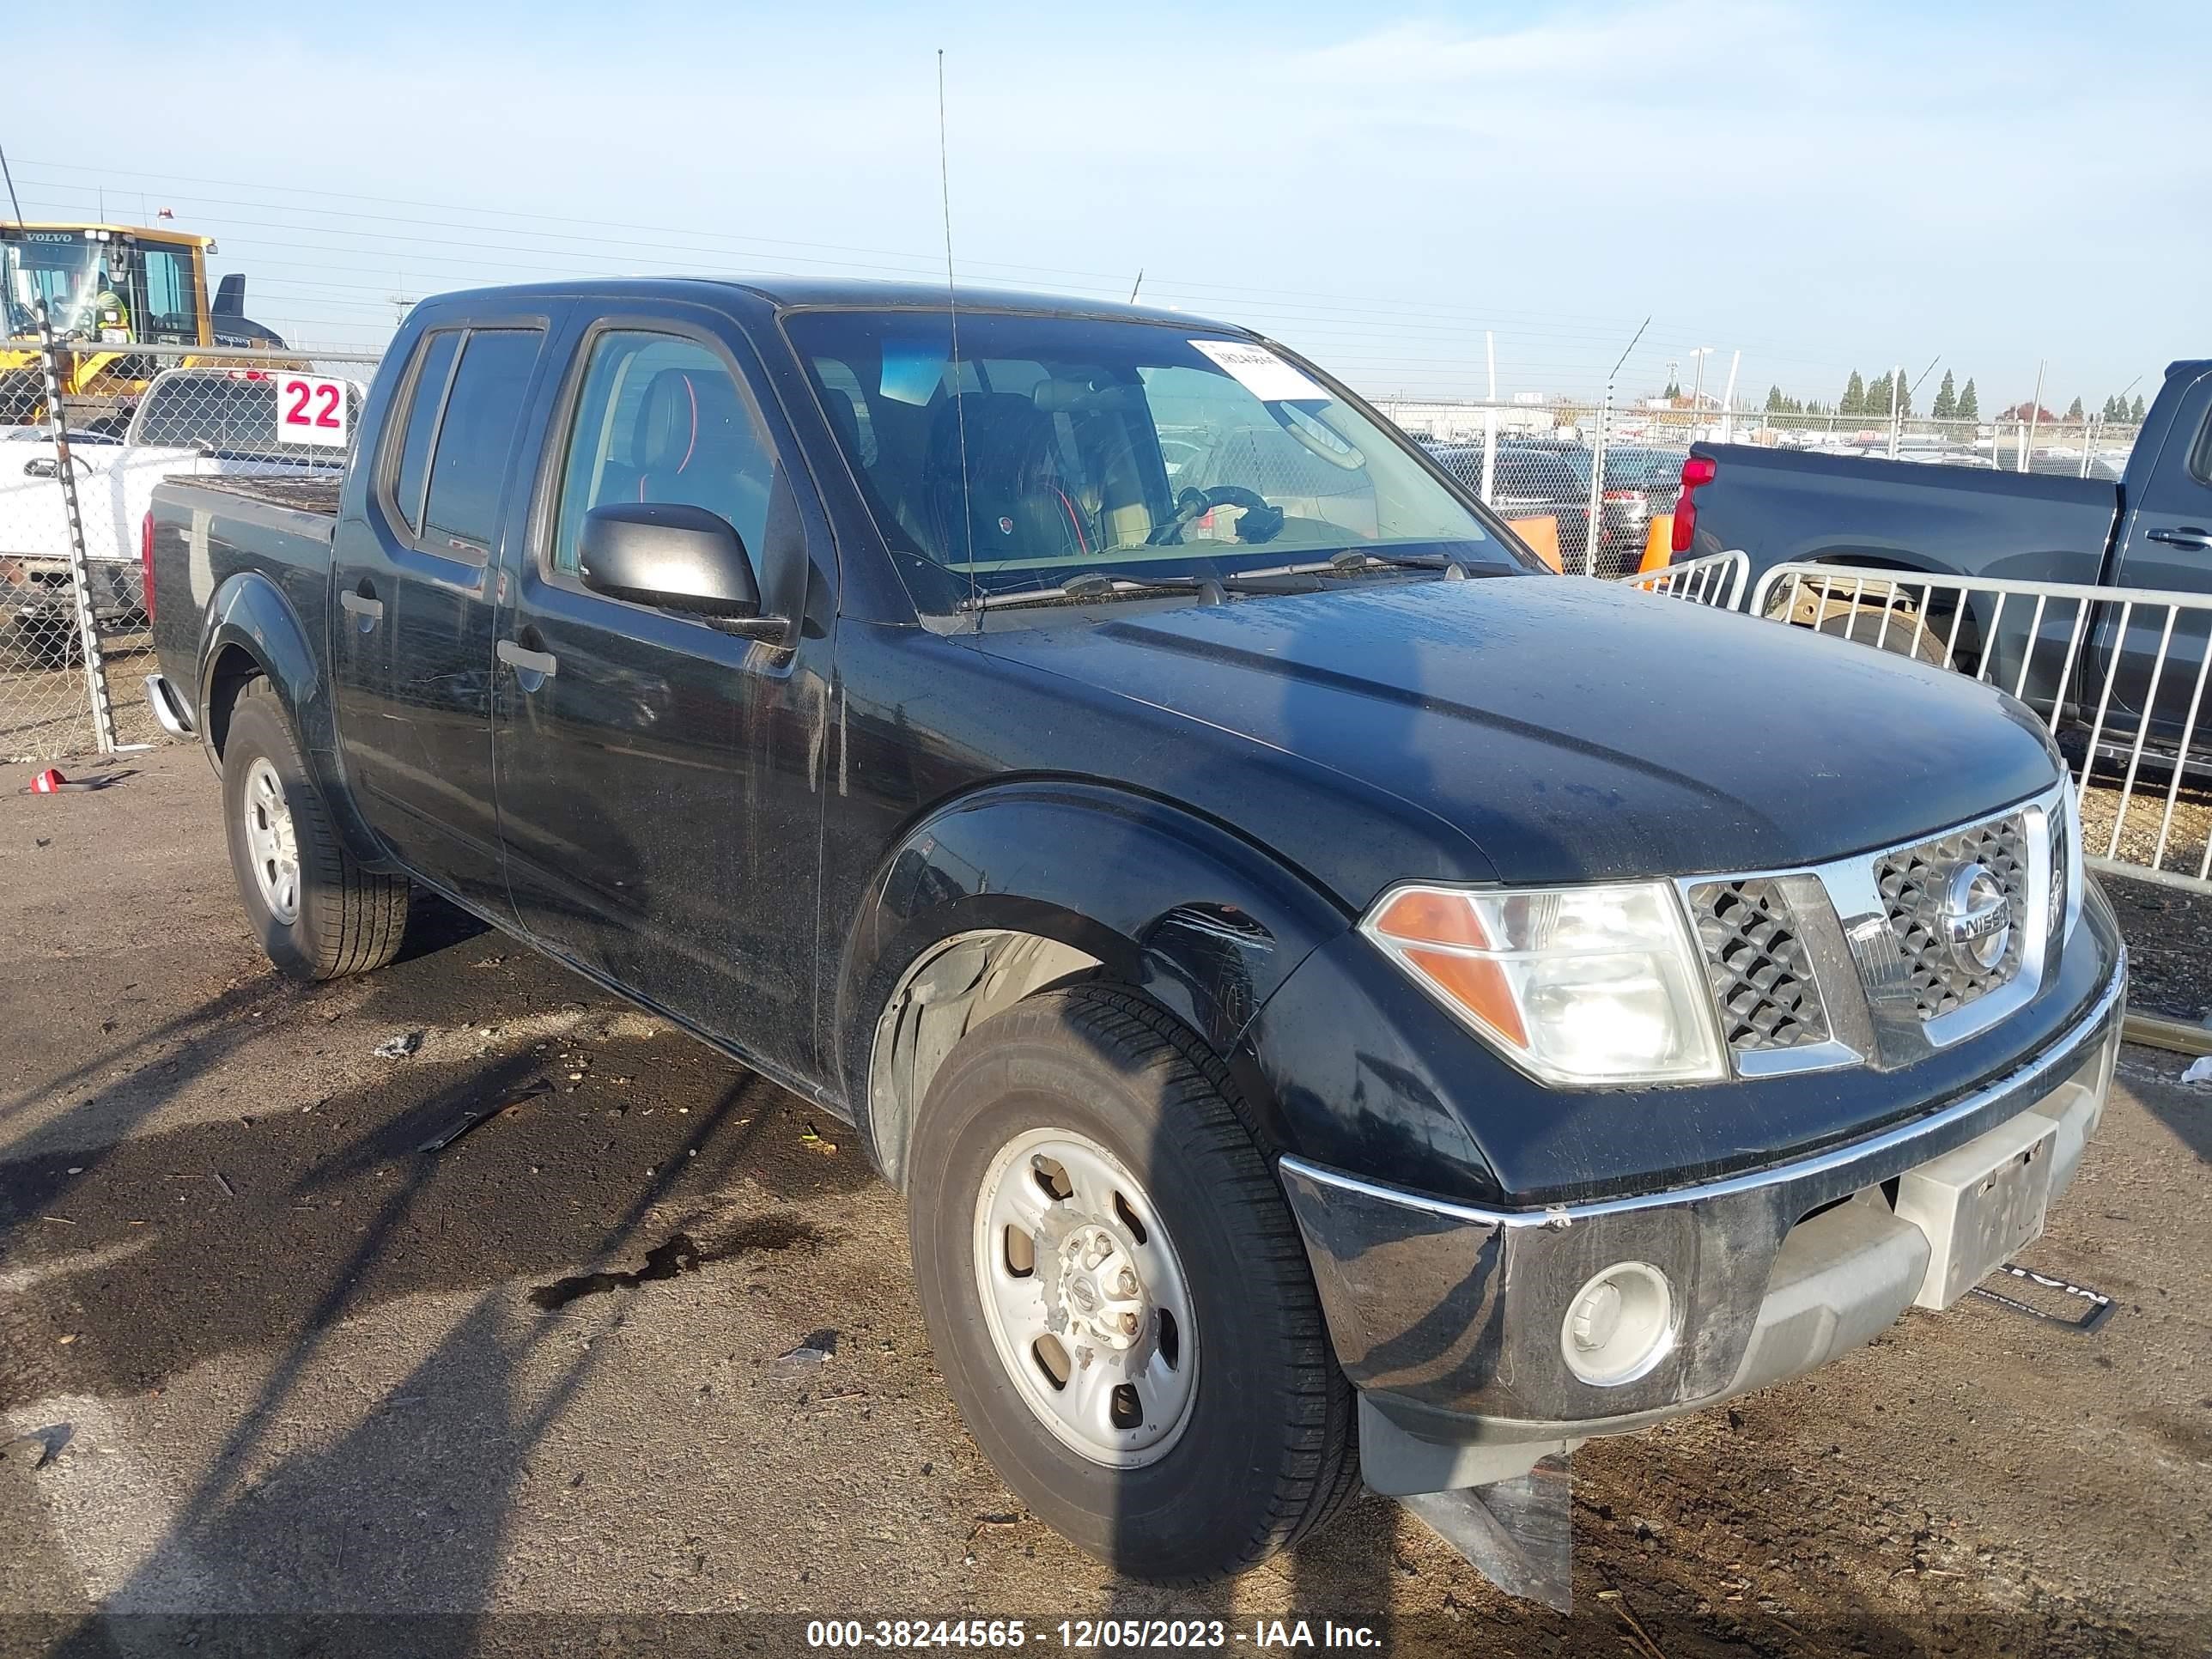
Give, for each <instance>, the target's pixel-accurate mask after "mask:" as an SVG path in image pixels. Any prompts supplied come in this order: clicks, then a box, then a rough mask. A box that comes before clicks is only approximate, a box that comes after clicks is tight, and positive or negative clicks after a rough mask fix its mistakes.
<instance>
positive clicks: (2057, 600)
mask: <svg viewBox="0 0 2212 1659" xmlns="http://www.w3.org/2000/svg"><path fill="white" fill-rule="evenodd" d="M1747 610H1748V611H1750V612H1751V614H1752V615H1753V616H1759V617H1769V618H1771V619H1772V620H1775V621H1778V622H1783V623H1794V624H1795V625H1796V626H1799V627H1803V628H1810V629H1815V630H1817V631H1819V632H1820V633H1824V634H1832V635H1838V636H1839V637H1842V638H1845V639H1851V640H1856V641H1860V642H1861V643H1863V644H1866V645H1869V646H1872V647H1875V649H1877V650H1887V651H1893V652H1895V653H1899V655H1903V656H1909V657H1913V658H1916V659H1918V660H1920V661H1922V662H1926V663H1929V664H1932V665H1937V666H1941V667H1947V668H1950V669H1952V670H1954V671H1957V672H1959V673H1962V674H1966V675H1969V676H1971V677H1972V678H1975V679H1978V680H1980V681H1982V682H1984V684H1990V685H1995V686H1996V687H1998V688H1999V689H2001V690H2005V691H2008V692H2010V693H2011V694H2012V695H2013V696H2015V697H2017V698H2019V699H2020V700H2021V702H2024V703H2026V704H2027V707H2028V708H2031V709H2033V711H2034V712H2035V714H2037V715H2038V716H2039V717H2040V718H2041V719H2042V720H2043V721H2044V722H2045V725H2046V726H2049V727H2050V728H2051V732H2052V734H2053V736H2054V737H2055V738H2056V739H2057V743H2058V744H2059V747H2060V749H2061V750H2062V752H2063V753H2064V754H2065V755H2066V757H2067V759H2068V763H2069V769H2070V770H2071V771H2072V774H2073V775H2074V778H2075V784H2076V787H2078V789H2079V791H2080V793H2081V817H2082V829H2083V849H2082V850H2083V853H2084V854H2085V856H2086V858H2087V862H2088V863H2089V865H2090V866H2091V867H2092V868H2094V869H2098V870H2102V871H2105V872H2108V873H2111V874H2114V875H2122V876H2130V877H2135V878H2140V879H2148V880H2154V881H2159V882H2163V883H2166V884H2169V885H2172V886H2179V887H2183V888H2187V889H2190V890H2195V891H2200V892H2207V893H2212V787H2207V772H2208V767H2207V764H2206V763H2205V761H2204V760H2203V759H2202V758H2198V759H2194V760H2192V759H2191V755H2192V752H2193V751H2195V750H2197V749H2198V748H2199V747H2200V744H2199V733H2200V732H2207V735H2212V729H2208V727H2207V724H2206V722H2205V720H2203V714H2204V692H2205V685H2206V679H2207V672H2208V670H2212V594H2203V593H2185V592H2169V591H2166V590H2162V589H2154V588H2130V587H2100V586H2093V585H2090V584H2085V583H2073V582H2038V581H2019V580H1996V579H1984V578H1972V577H1962V576H1950V575H1922V574H1917V573H1905V572H1898V571H1881V570H1860V569H1853V568H1847V567H1843V566H1837V565H1824V564H1805V563H1792V564H1780V565H1777V566H1775V567H1773V568H1771V569H1770V570H1768V571H1767V572H1766V573H1765V575H1763V576H1762V577H1760V579H1759V583H1758V585H1757V586H1756V587H1755V588H1754V589H1753V592H1752V594H1751V598H1750V602H1749V604H1748V605H1747Z"/></svg>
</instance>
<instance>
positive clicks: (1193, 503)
mask: <svg viewBox="0 0 2212 1659" xmlns="http://www.w3.org/2000/svg"><path fill="white" fill-rule="evenodd" d="M1215 507H1242V508H1243V509H1244V516H1243V517H1242V518H1240V519H1239V520H1237V540H1238V541H1240V542H1243V543H1247V544H1258V543H1261V542H1266V541H1273V539H1274V538H1276V537H1277V536H1278V535H1279V534H1281V533H1282V529H1283V509H1282V508H1281V507H1270V506H1268V505H1267V497H1265V496H1264V495H1261V494H1260V492H1259V491H1257V490H1256V489H1245V488H1244V486H1243V484H1216V485H1214V486H1213V488H1212V489H1186V490H1184V491H1183V492H1182V494H1181V495H1177V496H1176V510H1175V517H1173V518H1172V519H1170V520H1168V521H1167V522H1166V523H1165V524H1164V525H1162V526H1160V527H1159V528H1158V530H1156V531H1154V532H1152V536H1151V538H1149V539H1150V541H1151V543H1152V545H1154V546H1161V545H1171V544H1178V543H1180V542H1181V541H1182V532H1183V531H1184V530H1185V528H1186V527H1188V526H1189V525H1191V524H1193V523H1194V522H1195V521H1196V520H1199V519H1201V518H1203V517H1205V516H1206V514H1207V513H1211V512H1212V510H1213V509H1214V508H1215Z"/></svg>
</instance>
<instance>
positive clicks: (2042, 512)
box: [1674, 359, 2212, 750]
mask: <svg viewBox="0 0 2212 1659" xmlns="http://www.w3.org/2000/svg"><path fill="white" fill-rule="evenodd" d="M1674 548H1675V556H1676V557H1677V558H1678V559H1681V558H1687V557H1691V556H1698V555H1703V554H1710V553H1718V552H1722V551H1725V550H1735V549H1741V550H1742V551H1743V552H1745V553H1746V554H1747V555H1748V556H1749V557H1750V561H1751V568H1750V573H1749V580H1750V582H1751V583H1752V584H1753V585H1754V586H1755V585H1756V584H1757V583H1758V581H1759V578H1760V577H1761V576H1763V575H1765V574H1767V573H1768V572H1770V571H1771V570H1772V569H1773V568H1775V567H1776V566H1778V565H1781V564H1785V563H1815V564H1822V565H1829V566H1833V567H1835V568H1837V569H1838V571H1839V572H1844V573H1887V574H1892V575H1894V576H1896V577H1899V578H1909V577H1910V576H1912V575H1915V574H1925V575H1932V576H1936V577H1957V578H1961V579H1964V580H1963V581H1962V582H1961V583H1959V584H1954V585H1951V586H1944V585H1942V584H1938V585H1936V586H1932V587H1929V588H1928V589H1926V590H1925V591H1924V592H1920V591H1916V589H1915V588H1914V586H1913V585H1912V583H1911V581H1910V580H1903V581H1902V582H1900V583H1899V584H1896V585H1892V584H1891V583H1888V582H1883V583H1879V584H1875V585H1873V586H1869V587H1865V588H1861V587H1857V586H1853V585H1851V584H1850V583H1848V582H1845V581H1842V580H1837V581H1831V582H1828V583H1826V584H1825V586H1822V585H1820V584H1817V583H1813V582H1809V581H1808V582H1800V583H1791V584H1790V585H1789V586H1787V588H1786V589H1784V590H1780V591H1781V592H1782V597H1783V598H1784V599H1786V600H1790V601H1792V602H1793V603H1794V604H1795V605H1796V611H1794V612H1793V615H1792V619H1793V620H1795V621H1798V622H1801V623H1810V624H1812V625H1814V626H1818V627H1820V629H1823V630H1824V631H1826V632H1829V633H1836V634H1846V635H1850V636H1851V637H1854V638H1857V639H1862V640H1866V641H1879V642H1881V644H1882V645H1884V646H1885V647H1887V649H1890V650H1893V651H1898V652H1902V653H1909V654H1914V655H1917V656H1919V657H1920V658H1921V659H1923V661H1928V662H1939V663H1946V664H1948V665H1952V666H1956V667H1960V668H1963V669H1966V671H1969V672H1974V671H1981V672H1985V673H1986V674H1987V675H1988V676H1989V678H1991V679H1992V680H1993V681H1994V682H1995V683H1996V684H1999V685H2002V686H2006V687H2008V688H2015V689H2017V690H2018V691H2019V693H2020V695H2021V696H2023V697H2024V698H2026V699H2027V702H2030V703H2031V704H2032V705H2033V706H2034V707H2035V708H2037V709H2038V710H2039V712H2041V713H2043V714H2045V717H2046V718H2047V719H2049V720H2051V723H2052V724H2053V725H2055V726H2059V727H2061V728H2062V729H2065V728H2069V727H2070V726H2078V725H2080V724H2082V723H2085V721H2086V720H2087V719H2088V718H2090V717H2092V715H2093V714H2094V713H2096V712H2101V714H2102V723H2103V725H2104V727H2105V729H2106V731H2108V732H2122V733H2125V732H2131V731H2133V730H2134V729H2135V727H2136V721H2137V719H2138V717H2139V716H2140V715H2141V714H2142V713H2143V712H2144V711H2145V710H2146V709H2148V711H2149V713H2150V715H2151V719H2150V721H2149V723H2148V726H2147V727H2146V728H2145V731H2144V736H2145V738H2147V739H2148V740H2149V741H2152V742H2154V743H2156V742H2160V741H2163V742H2166V743H2169V744H2170V743H2172V742H2176V741H2179V739H2180V738H2183V737H2184V736H2185V734H2186V733H2187V732H2189V729H2190V727H2191V718H2190V717H2191V713H2192V712H2193V711H2194V710H2195V709H2196V708H2197V695H2196V691H2195V688H2196V685H2197V675H2198V672H2199V670H2200V667H2201V665H2202V664H2203V659H2204V654H2205V651H2206V649H2207V637H2208V633H2209V632H2212V608H2204V609H2196V608H2191V607H2189V606H2187V605H2185V606H2184V607H2183V608H2180V609H2179V610H2176V611H2172V635H2171V638H2170V639H2169V638H2168V637H2167V634H2166V620H2167V616H2168V612H2169V609H2170V607H2162V606H2157V605H2149V606H2139V607H2137V608H2136V610H2134V611H2124V610H2123V608H2122V606H2121V605H2118V604H2093V602H2092V600H2091V599H2090V598H2089V596H2086V595H2085V596H2083V597H2082V598H2081V599H2056V598H2053V599H2051V601H2050V602H2049V603H2047V604H2045V605H2043V606H2041V607H2038V606H2036V605H2034V603H2033V595H2032V594H2027V593H2022V594H2021V595H2020V596H2019V597H2020V599H2021V601H2022V602H2019V603H2013V604H2010V605H2007V606H2006V607H2005V609H2004V610H2003V611H2002V613H2001V612H2000V611H1999V610H1998V608H1997V606H1996V604H1995V603H1994V599H1993V597H1992V594H1991V592H1990V591H1986V590H1985V591H1982V592H1975V591H1974V590H1973V587H1972V585H1973V584H1976V583H1983V582H1995V583H2005V582H2035V583H2066V584H2072V585H2075V586H2083V587H2103V588H2128V589H2131V590H2150V591H2154V592H2163V593H2170V594H2174V595H2179V596H2181V597H2182V598H2183V599H2185V600H2186V599H2189V598H2191V596H2202V597H2203V598H2205V599H2212V361H2207V360H2203V359H2197V360H2191V361H2187V362H2176V363H2173V364H2172V365H2170V366H2169V367H2168V368H2167V369H2166V379H2165V381H2164V383H2163V385H2162V386H2160V389H2159V393H2158V397H2157V398H2156V400H2155V401H2154V403H2153V404H2152V405H2151V407H2150V410H2149V411H2148V414H2147V415H2146V416H2145V417H2144V421H2143V426H2142V432H2141V433H2140V434H2139V435H2137V437H2136V443H2135V448H2134V451H2133V453H2131V454H2130V456H2129V458H2128V464H2127V468H2126V471H2124V474H2123V475H2122V477H2120V479H2119V481H2118V483H2113V482H2111V481H2109V480H2106V479H2098V478H2069V477H2050V476H2047V475H2045V474H2042V473H2032V472H2031V473H2015V472H1996V471H1984V470H1981V469H1978V468H1969V467H1955V466H1942V465H1927V464H1924V463H1920V462H1911V461H1888V460H1873V459H1861V458H1857V457H1846V456H1838V455H1816V454H1806V453H1801V452H1798V451H1795V450H1789V449H1769V448H1764V447H1758V446H1754V445H1750V444H1704V443H1701V444H1698V445H1695V446H1693V447H1692V449H1691V452H1690V455H1689V459H1687V460H1686V461H1685V462H1684V464H1683V468H1682V489H1681V494H1680V498H1679V500H1678V501H1677V502H1676V506H1675V517H1674ZM2083 605H2086V606H2087V607H2088V609H2087V611H2086V614H2085V612H2084V611H2083V610H2081V609H2077V606H2083ZM1962 608H1963V610H1964V611H1965V614H1964V615H1963V616H1961V615H1960V614H1958V613H1959V611H1960V610H1961V609H1962ZM1923 611H1925V612H1927V614H1926V615H1924V616H1923V615H1922V614H1920V613H1921V612H1923ZM2077 622H2078V623H2079V624H2080V627H2079V630H2078V631H2079V637H2078V639H2077V638H2076V637H2075V634H2076V623H2077ZM1954 624H1955V625H1954ZM2038 647H2040V648H2038ZM2161 659H2162V660H2163V663H2164V666H2163V668H2162V669H2161V668H2160V662H2161ZM2108 688H2109V690H2108ZM2197 724H2198V725H2199V726H2201V725H2202V722H2201V721H2200V722H2197ZM2195 736H2196V738H2197V742H2193V743H2192V744H2191V748H2192V750H2194V749H2196V748H2197V747H2199V746H2201V742H2202V740H2203V738H2206V737H2207V736H2212V732H2207V731H2204V730H2202V729H2200V730H2198V731H2197V732H2196V733H2195Z"/></svg>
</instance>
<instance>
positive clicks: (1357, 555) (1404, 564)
mask: <svg viewBox="0 0 2212 1659" xmlns="http://www.w3.org/2000/svg"><path fill="white" fill-rule="evenodd" d="M1363 570H1441V571H1443V573H1444V580H1446V581H1455V582H1456V581H1465V580H1467V579H1468V577H1470V576H1472V575H1473V574H1474V569H1473V568H1471V567H1470V566H1469V565H1468V563H1467V562H1465V561H1464V560H1462V559H1455V558H1453V557H1452V556H1450V555H1449V554H1445V553H1370V552H1367V551H1365V550H1363V549H1360V548H1346V550H1344V551H1343V552H1341V553H1338V554H1334V555H1332V556H1329V557H1328V558H1326V559H1316V560H1313V561H1311V562H1309V563H1305V564H1277V565H1270V566H1268V567H1267V568H1266V569H1264V570H1232V571H1231V572H1229V573H1227V574H1225V575H1224V576H1223V577H1222V578H1221V580H1222V584H1223V586H1233V585H1235V584H1237V583H1239V582H1248V581H1260V580H1265V579H1266V578H1267V577H1270V576H1356V575H1358V574H1359V573H1360V572H1361V571H1363Z"/></svg>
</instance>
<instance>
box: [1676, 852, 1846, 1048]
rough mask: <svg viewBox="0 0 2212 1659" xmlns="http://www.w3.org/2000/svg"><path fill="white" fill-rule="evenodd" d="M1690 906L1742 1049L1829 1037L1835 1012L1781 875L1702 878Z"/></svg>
mask: <svg viewBox="0 0 2212 1659" xmlns="http://www.w3.org/2000/svg"><path fill="white" fill-rule="evenodd" d="M1690 912H1691V915H1692V916H1693V917H1694V918H1695V919H1696V921H1697V927H1698V940H1699V944H1700V945H1702V946H1703V947H1704V950H1705V976H1706V978H1707V980H1708V981H1710V982H1711V986H1712V991H1713V1001H1714V1002H1715V1004H1716V1005H1717V1006H1718V1008H1719V1010H1720V1017H1721V1029H1722V1031H1723V1035H1724V1036H1726V1037H1727V1039H1728V1044H1729V1048H1731V1049H1733V1050H1734V1051H1735V1052H1736V1053H1738V1054H1746V1053H1759V1052H1762V1051H1767V1050H1773V1049H1787V1048H1801V1047H1803V1046H1805V1045H1807V1044H1809V1043H1815V1042H1826V1041H1827V1040H1828V1036H1829V1030H1828V1018H1827V1014H1826V1012H1825V1011H1824V1010H1823V1009H1822V1007H1821V1006H1820V991H1819V989H1818V988H1817V987H1816V986H1815V984H1814V978H1813V964H1812V963H1811V961H1810V959H1809V958H1808V957H1807V955H1806V951H1805V942H1804V940H1803V939H1802V938H1801V937H1800V936H1799V934H1798V932H1797V919H1796V915H1794V914H1793V913H1792V912H1791V910H1790V901H1789V899H1788V898H1787V897H1786V896H1784V893H1783V891H1782V884H1781V883H1779V882H1778V881H1773V880H1770V879H1766V878H1759V877H1754V878H1751V879H1749V880H1745V881H1708V882H1700V883H1699V884H1697V885H1695V886H1693V887H1692V888H1691V889H1690Z"/></svg>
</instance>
